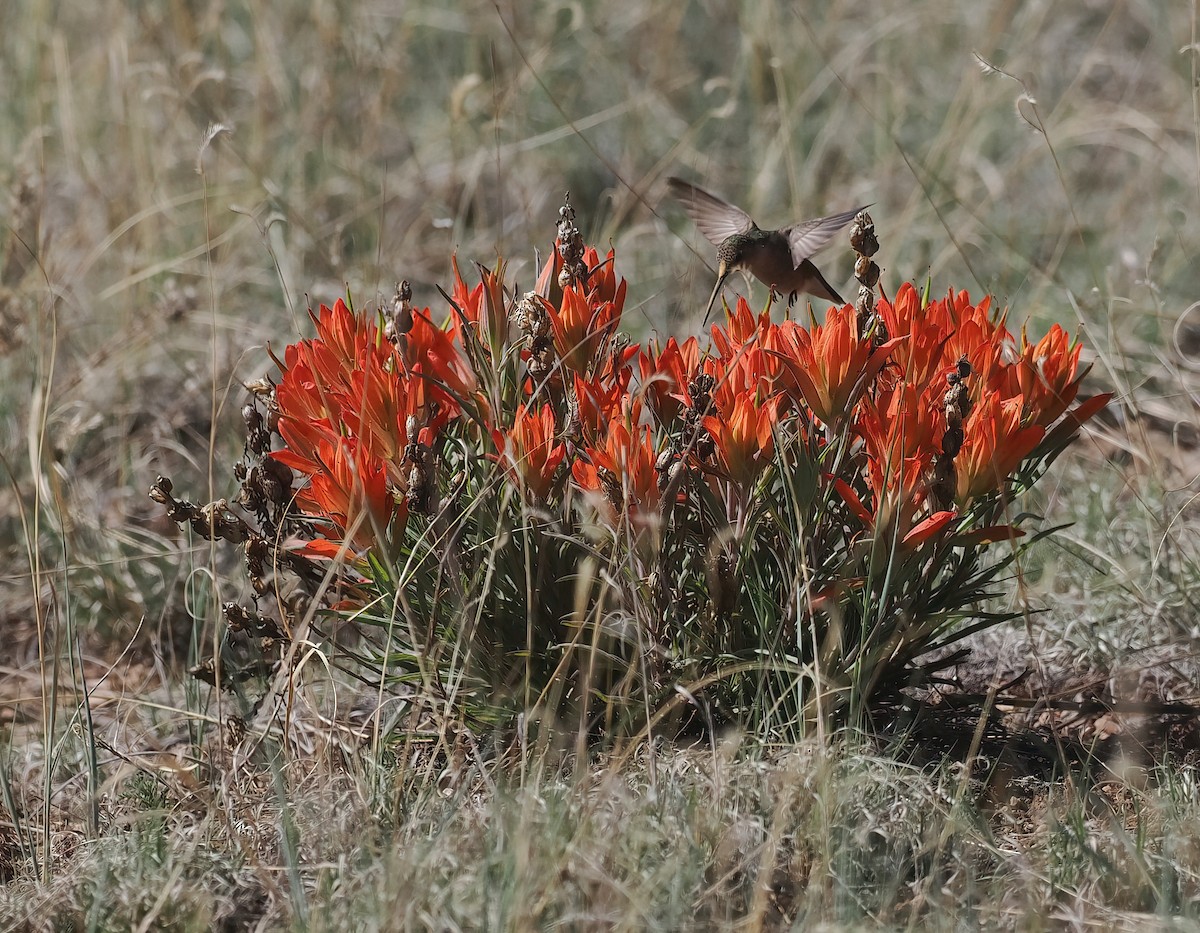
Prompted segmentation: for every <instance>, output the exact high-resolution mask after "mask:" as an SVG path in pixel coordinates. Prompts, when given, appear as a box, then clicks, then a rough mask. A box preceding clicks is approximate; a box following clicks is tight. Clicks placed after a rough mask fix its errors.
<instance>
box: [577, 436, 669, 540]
mask: <svg viewBox="0 0 1200 933" xmlns="http://www.w3.org/2000/svg"><path fill="white" fill-rule="evenodd" d="M584 453H585V456H584V458H581V459H579V460H576V461H575V462H574V463H573V464H571V475H572V476H573V477H574V479H575V483H576V485H578V486H579V488H580V489H582V490H584V491H585V492H587V493H590V494H592V496H593V498H595V499H597V500H598V501H599V502H601V503H603V504H602V506H601V508H602V511H603V512H604V515H605V516H606V518H607V520H608V522H609V524H611V525H612V526H614V527H617V526H618V525H619V524H620V523H621V522H623V521H624V520H625V518H628V520H629V522H630V524H631V526H632V527H633V528H634V529H635V530H638V531H642V530H645V529H646V528H649V527H651V526H652V525H653V524H654V523H655V522H657V521H658V515H659V507H660V503H659V491H658V474H657V473H656V472H655V469H654V466H655V460H656V459H657V456H658V455H657V454H656V453H655V450H654V441H653V438H652V436H651V432H650V427H649V426H648V425H643V426H642V427H641V428H637V427H635V428H634V429H633V430H632V431H630V429H629V428H628V427H627V426H626V424H625V422H624V421H618V422H616V423H614V424H613V425H612V427H611V428H610V429H609V431H608V436H607V438H606V439H605V441H604V444H603V446H600V447H589V448H587V449H586V450H585V452H584Z"/></svg>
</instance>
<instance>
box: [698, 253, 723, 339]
mask: <svg viewBox="0 0 1200 933" xmlns="http://www.w3.org/2000/svg"><path fill="white" fill-rule="evenodd" d="M729 272H730V269H729V266H728V265H726V263H725V261H724V260H722V261H721V262H719V263H718V264H717V284H716V285H714V286H713V290H712V295H711V296H710V297H709V299H708V307H707V308H706V309H705V311H704V324H701V325H700V326H701V327H703V326H705V325H706V324H708V319H709V317H711V316H712V309H713V305H714V304H715V303H716V301H717V296H718V295H719V294H721V286H722V285H724V284H725V280H726V279H727V278H729Z"/></svg>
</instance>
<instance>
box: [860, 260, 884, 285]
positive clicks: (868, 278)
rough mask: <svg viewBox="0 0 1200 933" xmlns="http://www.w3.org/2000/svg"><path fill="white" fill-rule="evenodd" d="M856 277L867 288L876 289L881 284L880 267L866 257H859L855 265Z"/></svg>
mask: <svg viewBox="0 0 1200 933" xmlns="http://www.w3.org/2000/svg"><path fill="white" fill-rule="evenodd" d="M854 275H855V277H856V278H857V279H858V280H859V281H860V282H862V284H863V285H865V286H866V287H867V288H874V287H875V286H876V284H877V283H878V282H879V266H877V265H876V264H875V263H874V262H872V261H871V260H870V259H868V258H867V257H866V256H859V257H858V261H857V262H855V263H854Z"/></svg>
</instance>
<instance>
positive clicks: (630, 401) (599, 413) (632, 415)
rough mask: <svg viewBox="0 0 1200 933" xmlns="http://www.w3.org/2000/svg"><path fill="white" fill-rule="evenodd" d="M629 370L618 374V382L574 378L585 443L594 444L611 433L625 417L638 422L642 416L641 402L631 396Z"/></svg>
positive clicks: (598, 378)
mask: <svg viewBox="0 0 1200 933" xmlns="http://www.w3.org/2000/svg"><path fill="white" fill-rule="evenodd" d="M629 377H630V372H629V370H628V369H626V370H623V371H620V372H618V374H617V378H616V379H604V378H600V377H597V378H595V379H584V378H583V377H582V376H580V375H575V376H574V380H575V399H576V401H578V403H579V425H580V427H581V428H582V431H583V437H584V440H585V441H587V442H590V443H595V442H597V441H599V440H602V439H603V438H604V437H605V436H606V435H607V433H608V430H609V426H610V425H611V424H613V423H614V422H615V421H616V420H617V419H618V418H620V417H621V416H622V415H625V416H627V417H628V418H629V419H630V420H631V421H632V422H633V423H636V422H637V420H638V418H639V417H640V415H641V403H640V401H638V400H637V399H634V398H632V397H631V396H630V395H629Z"/></svg>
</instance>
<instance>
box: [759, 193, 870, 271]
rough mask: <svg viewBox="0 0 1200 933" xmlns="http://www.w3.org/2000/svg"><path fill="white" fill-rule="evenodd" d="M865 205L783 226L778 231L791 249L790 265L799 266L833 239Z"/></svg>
mask: <svg viewBox="0 0 1200 933" xmlns="http://www.w3.org/2000/svg"><path fill="white" fill-rule="evenodd" d="M862 210H866V208H865V207H856V208H855V209H854V210H852V211H843V212H842V213H840V214H830V215H829V216H828V217H818V218H817V219H816V220H805V221H802V222H801V223H798V224H792V225H791V226H790V227H784V228H783V229H782V230H780V231H779V232H780V233H782V234H783V235H784V236H786V237H787V240H788V246H790V247H791V250H792V265H794V266H797V267H798V266H799V265H800V263H802V262H804V260H806V259H807V258H808V257H809V256H811V255H812V254H813V253H815V252H816V251H817V250H819V249H820V248H821V247H822V246H824V245H825V244H826V243H828V242H829V241H830V240H831V239H833V237H834V234H836V233H837V232H838V231H839V230H841V229H842V228H843V227H844V226H846V224H848V223H850V221H852V220H853V219H854V216H855V215H856V214H857V213H858V212H859V211H862Z"/></svg>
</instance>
